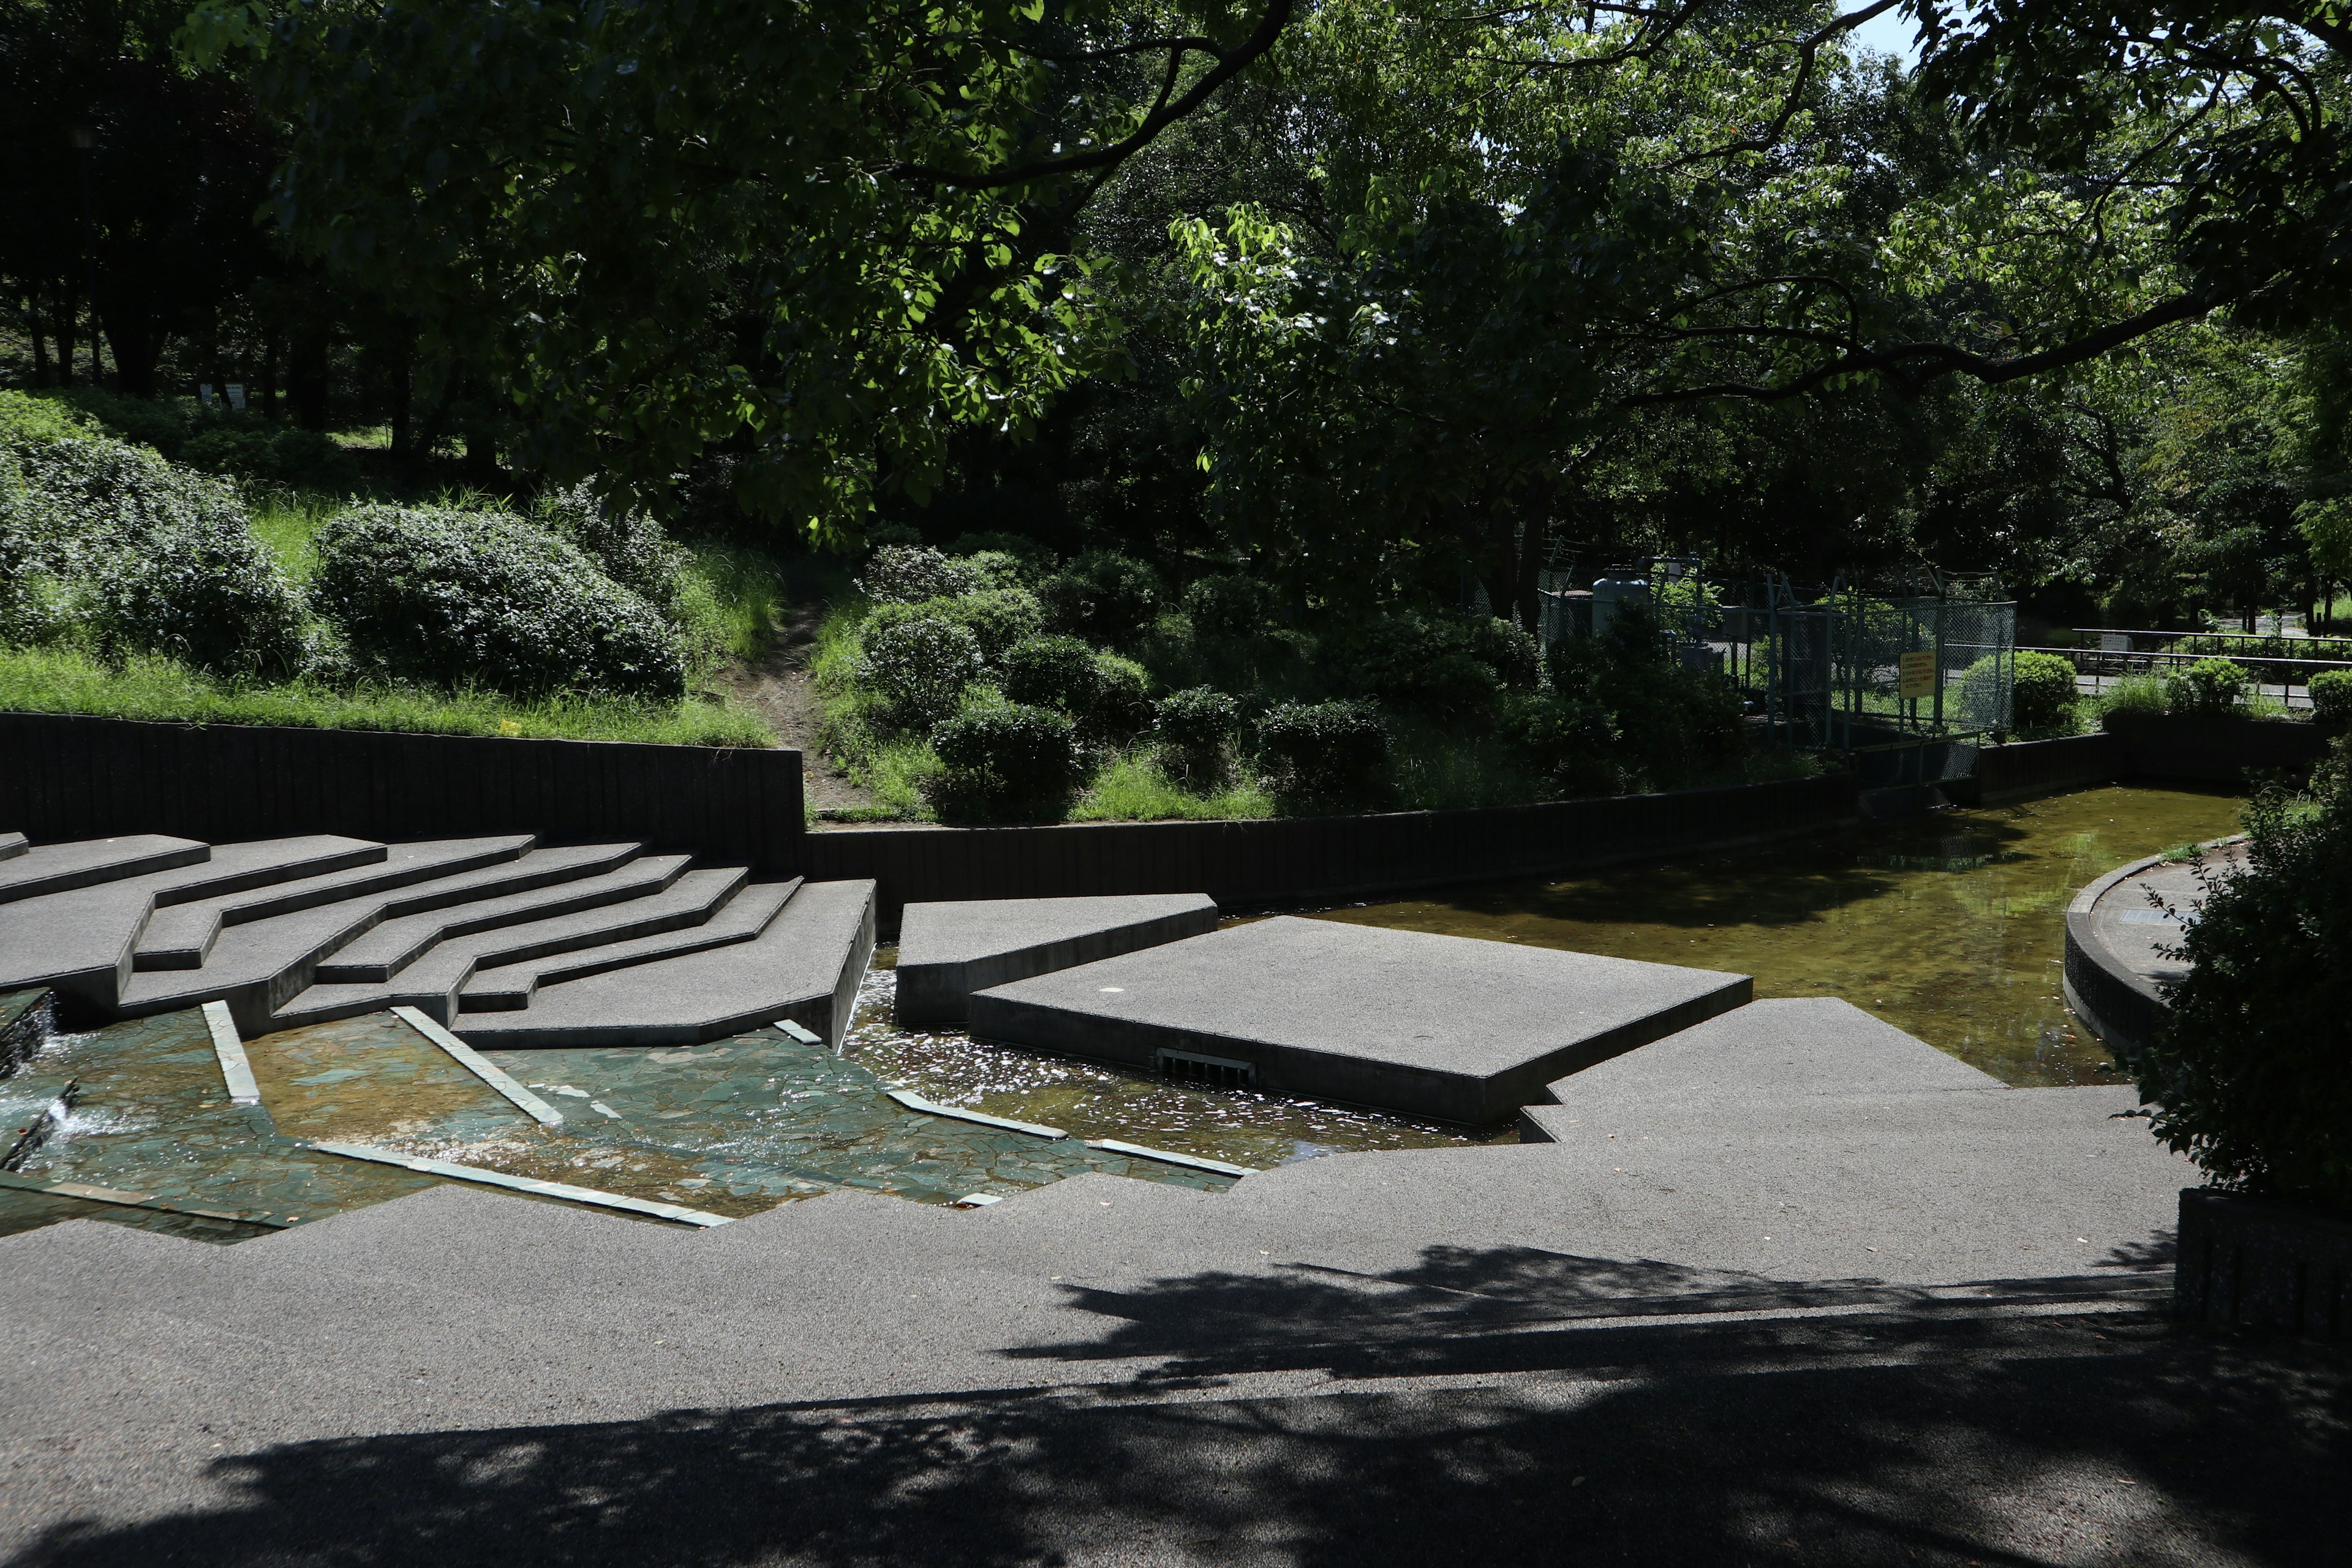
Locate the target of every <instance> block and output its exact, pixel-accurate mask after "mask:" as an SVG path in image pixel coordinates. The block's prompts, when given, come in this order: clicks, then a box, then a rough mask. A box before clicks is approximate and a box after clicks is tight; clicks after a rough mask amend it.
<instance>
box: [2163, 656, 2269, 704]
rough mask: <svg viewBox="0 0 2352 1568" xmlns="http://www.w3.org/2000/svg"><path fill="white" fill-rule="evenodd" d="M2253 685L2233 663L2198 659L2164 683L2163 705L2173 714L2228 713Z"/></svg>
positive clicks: (2241, 669) (2247, 676)
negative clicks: (2164, 702)
mask: <svg viewBox="0 0 2352 1568" xmlns="http://www.w3.org/2000/svg"><path fill="white" fill-rule="evenodd" d="M2252 685H2253V677H2252V676H2250V675H2248V674H2247V673H2246V668H2245V666H2243V665H2242V664H2240V663H2238V662H2237V661H2236V660H2235V659H2228V658H2200V659H2199V660H2198V661H2197V662H2196V663H2194V664H2192V665H2189V667H2188V668H2184V669H2178V670H2175V671H2174V672H2173V673H2172V674H2171V676H2169V677H2168V679H2166V681H2165V683H2164V692H2165V700H2166V705H2167V706H2168V707H2169V708H2170V709H2171V710H2172V711H2173V712H2175V713H2229V712H2232V711H2234V710H2236V709H2237V706H2238V704H2239V703H2241V702H2242V701H2244V700H2245V697H2246V692H2247V691H2248V689H2251V688H2252Z"/></svg>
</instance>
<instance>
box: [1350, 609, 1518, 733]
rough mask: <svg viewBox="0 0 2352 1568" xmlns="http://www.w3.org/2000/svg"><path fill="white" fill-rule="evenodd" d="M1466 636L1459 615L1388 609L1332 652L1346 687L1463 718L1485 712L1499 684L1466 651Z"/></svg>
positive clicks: (1468, 643) (1492, 672) (1489, 670)
mask: <svg viewBox="0 0 2352 1568" xmlns="http://www.w3.org/2000/svg"><path fill="white" fill-rule="evenodd" d="M1471 638H1472V627H1471V626H1470V623H1469V622H1468V621H1466V620H1465V619H1463V618H1462V617H1461V616H1443V615H1431V614H1428V613H1426V612H1423V611H1418V610H1391V611H1388V612H1386V613H1384V614H1381V615H1377V616H1371V617H1370V618H1369V619H1367V620H1366V621H1365V622H1363V624H1362V625H1361V626H1359V627H1357V628H1356V629H1355V631H1354V633H1353V635H1352V636H1350V637H1348V638H1347V639H1345V641H1344V642H1343V643H1341V644H1339V645H1337V646H1336V647H1335V648H1334V650H1333V651H1334V652H1336V653H1338V654H1339V657H1341V658H1344V659H1345V660H1346V661H1347V668H1346V670H1345V672H1344V673H1345V676H1346V678H1347V684H1349V685H1352V686H1354V687H1356V688H1358V689H1360V690H1362V691H1365V692H1367V693H1369V694H1370V695H1371V696H1373V697H1376V698H1379V699H1380V700H1381V701H1384V702H1392V703H1396V704H1398V705H1400V706H1402V707H1408V708H1418V709H1422V710H1426V711H1429V712H1431V713H1433V714H1441V715H1448V716H1462V715H1468V714H1478V713H1484V712H1485V711H1486V710H1487V709H1488V708H1489V707H1491V706H1492V704H1493V702H1494V699H1495V694H1496V692H1497V691H1498V690H1500V689H1501V688H1502V684H1503V682H1502V679H1501V677H1500V676H1498V675H1497V674H1496V671H1495V668H1494V667H1493V666H1492V665H1490V664H1488V663H1487V662H1486V660H1485V659H1483V658H1479V657H1478V656H1477V655H1476V654H1475V653H1473V652H1472V651H1471ZM1335 673H1336V672H1335Z"/></svg>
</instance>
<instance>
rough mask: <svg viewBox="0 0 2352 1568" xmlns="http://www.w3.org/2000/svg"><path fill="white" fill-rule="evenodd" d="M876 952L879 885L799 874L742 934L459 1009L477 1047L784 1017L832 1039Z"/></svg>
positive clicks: (735, 1025) (700, 1037) (676, 1038)
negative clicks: (781, 900) (789, 892)
mask: <svg viewBox="0 0 2352 1568" xmlns="http://www.w3.org/2000/svg"><path fill="white" fill-rule="evenodd" d="M873 952H874V884H873V883H872V882H870V881H863V880H861V881H848V882H806V883H803V884H802V886H801V887H800V889H799V890H798V891H796V892H794V893H793V896H792V898H791V899H790V900H787V901H786V903H785V904H784V907H783V909H782V911H781V912H780V913H779V914H778V915H777V916H776V918H775V919H774V920H772V921H769V922H768V927H767V929H766V930H765V931H761V933H760V934H759V935H758V936H757V937H755V938H753V939H752V940H751V941H750V942H737V943H733V944H730V945H729V946H725V947H719V948H711V949H708V950H706V951H704V952H693V953H687V954H683V955H681V956H678V957H675V958H665V959H659V960H656V961H655V962H652V963H639V964H635V965H632V966H630V967H628V968H625V969H617V970H613V971H610V972H608V973H601V974H593V975H588V976H584V977H583V978H580V979H576V980H567V981H564V982H562V983H561V984H551V985H542V986H541V987H540V988H539V989H538V991H537V992H536V993H535V994H533V995H532V997H531V1001H530V1006H528V1007H526V1008H523V1009H522V1010H521V1011H520V1012H512V1011H501V1012H461V1013H459V1014H458V1015H457V1017H456V1020H455V1021H454V1022H453V1023H452V1024H451V1028H452V1029H453V1030H455V1031H456V1033H457V1036H458V1037H459V1038H461V1039H463V1040H465V1041H466V1042H467V1044H468V1045H471V1046H475V1047H480V1048H484V1049H497V1048H509V1049H510V1048H517V1047H548V1046H680V1045H699V1044H702V1043H703V1042H705V1041H709V1040H717V1039H723V1038H725V1037H727V1036H729V1035H739V1034H741V1033H742V1032H743V1031H745V1030H747V1029H753V1028H757V1027H759V1026H761V1025H763V1024H772V1023H774V1022H775V1021H777V1020H778V1019H780V1018H790V1019H792V1020H793V1022H795V1023H797V1024H799V1025H801V1026H803V1027H804V1028H807V1029H810V1030H813V1031H814V1032H815V1033H816V1034H817V1035H818V1036H820V1037H823V1038H824V1040H825V1041H826V1042H827V1043H828V1044H830V1045H832V1046H834V1047H839V1046H840V1044H841V1037H842V1033H843V1031H845V1029H847V1028H848V1026H849V1016H850V1014H851V1013H852V1012H853V1011H854V1010H855V1008H856V1002H857V983H858V981H859V980H861V979H863V978H864V977H865V973H866V961H867V959H868V958H870V957H871V956H872V954H873Z"/></svg>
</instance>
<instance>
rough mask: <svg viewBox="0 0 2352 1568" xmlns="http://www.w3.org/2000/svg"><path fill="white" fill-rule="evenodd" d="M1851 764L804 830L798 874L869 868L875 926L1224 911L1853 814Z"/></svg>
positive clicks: (1513, 873)
mask: <svg viewBox="0 0 2352 1568" xmlns="http://www.w3.org/2000/svg"><path fill="white" fill-rule="evenodd" d="M1856 795H1857V784H1856V781H1855V779H1854V777H1853V775H1852V774H1851V773H1840V774H1827V775H1824V776H1822V777H1820V778H1811V779H1791V780H1787V781H1784V782H1781V783H1778V784H1741V785H1735V786H1732V787H1729V788H1725V789H1710V790H1687V791H1684V792H1681V793H1679V794H1675V795H1621V796H1617V797H1615V798H1612V799H1608V800H1576V801H1554V802H1549V803H1547V804H1545V805H1499V806H1479V807H1473V808H1469V809H1465V810H1460V811H1413V812H1393V813H1386V814H1382V815H1380V816H1318V817H1298V818H1293V819H1289V820H1276V821H1270V822H1148V823H1084V824H1074V825H1070V826H1056V827H971V828H956V827H926V828H878V829H873V830H867V831H856V830H845V831H836V832H830V833H812V834H810V835H809V836H808V839H807V849H806V854H807V874H808V875H809V876H811V877H813V878H821V879H832V878H839V877H871V878H873V879H875V880H877V882H879V883H880V884H881V899H882V905H883V915H882V923H883V926H884V928H885V929H886V930H895V929H896V927H897V924H898V910H899V907H900V906H901V905H904V904H908V903H927V902H930V901H932V900H952V899H1011V898H1068V897H1075V896H1082V895H1087V894H1103V893H1192V892H1203V893H1207V894H1209V895H1210V896H1211V897H1212V898H1213V899H1215V900H1217V902H1218V903H1220V904H1222V905H1223V906H1225V907H1227V908H1229V909H1230V908H1246V907H1252V906H1265V905H1269V904H1293V903H1308V902H1317V901H1322V900H1337V899H1349V898H1364V897H1370V896H1371V895H1374V894H1382V895H1385V894H1390V893H1395V892H1400V891H1403V890H1407V889H1415V888H1430V887H1438V886H1443V885H1445V884H1448V883H1464V882H1481V881H1493V880H1496V879H1501V878H1507V877H1528V876H1540V875H1548V874H1551V873H1556V872H1564V871H1576V870H1583V869H1586V868H1591V867H1598V866H1608V865H1613V864H1617V863H1620V862H1623V861H1629V860H1640V859H1644V858H1652V857H1655V856H1664V855H1680V854H1692V853H1698V852H1702V851H1706V850H1714V849H1726V848H1731V847H1737V846H1739V845H1745V844H1756V843H1761V842H1764V841H1766V840H1769V839H1773V838H1783V837H1790V836H1791V835H1795V834H1801V833H1811V832H1818V831H1821V830H1823V829H1827V828H1834V827H1843V826H1852V825H1853V823H1854V822H1855V820H1856V816H1857V807H1856Z"/></svg>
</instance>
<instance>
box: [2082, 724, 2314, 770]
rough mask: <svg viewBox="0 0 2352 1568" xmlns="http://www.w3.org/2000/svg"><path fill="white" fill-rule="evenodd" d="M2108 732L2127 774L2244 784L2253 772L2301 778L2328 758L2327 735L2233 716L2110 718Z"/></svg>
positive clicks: (2304, 727)
mask: <svg viewBox="0 0 2352 1568" xmlns="http://www.w3.org/2000/svg"><path fill="white" fill-rule="evenodd" d="M2105 723H2106V731H2107V733H2108V735H2110V736H2112V737H2113V738H2114V739H2115V740H2116V742H2119V743H2120V744H2121V745H2122V747H2123V750H2124V759H2125V768H2124V772H2125V773H2126V774H2137V775H2138V776H2140V777H2143V778H2159V779H2196V780H2200V781H2202V782H2204V783H2208V784H2242V783H2243V782H2245V777H2246V774H2247V773H2262V772H2271V771H2284V772H2290V773H2299V772H2301V771H2303V770H2304V769H2305V768H2308V767H2310V766H2311V764H2312V763H2315V762H2317V761H2319V759H2320V758H2322V757H2324V756H2326V754H2327V742H2328V741H2329V739H2330V738H2331V736H2330V733H2329V731H2326V730H2322V729H2320V728H2319V727H2318V726H2316V725H2315V724H2311V723H2308V722H2299V721H2294V720H2289V719H2246V718H2241V717H2239V716H2238V715H2236V714H2233V713H2215V714H2209V715H2195V716H2192V715H2189V714H2178V713H2110V714H2108V715H2107V717H2106V721H2105Z"/></svg>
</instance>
